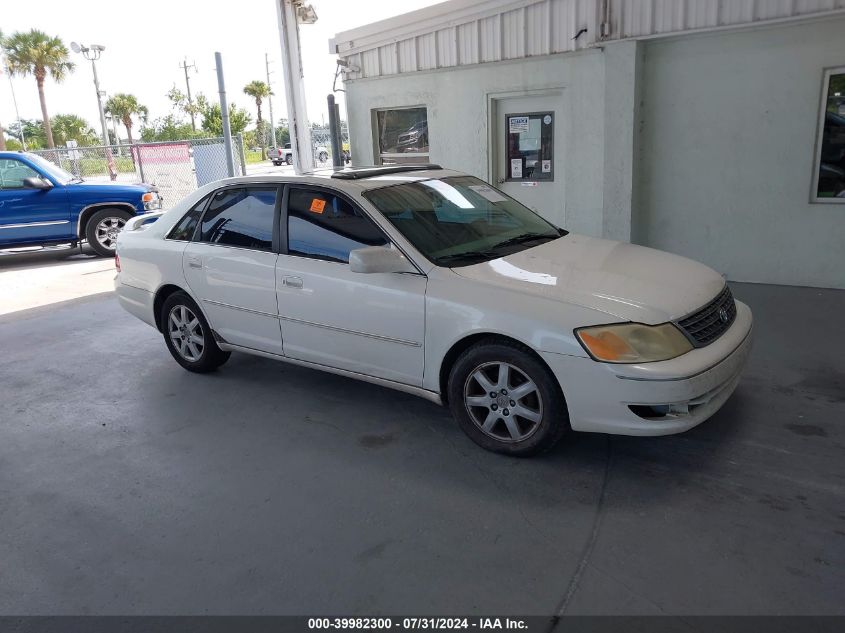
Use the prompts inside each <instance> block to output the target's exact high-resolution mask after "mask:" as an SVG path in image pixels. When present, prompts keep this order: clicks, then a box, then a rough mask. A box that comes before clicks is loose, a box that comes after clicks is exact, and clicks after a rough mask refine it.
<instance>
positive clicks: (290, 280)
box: [282, 277, 302, 288]
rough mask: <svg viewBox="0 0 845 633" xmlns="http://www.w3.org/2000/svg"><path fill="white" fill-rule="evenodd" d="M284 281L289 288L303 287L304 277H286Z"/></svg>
mask: <svg viewBox="0 0 845 633" xmlns="http://www.w3.org/2000/svg"><path fill="white" fill-rule="evenodd" d="M282 283H283V284H284V285H286V286H287V287H288V288H302V277H285V278H283V279H282Z"/></svg>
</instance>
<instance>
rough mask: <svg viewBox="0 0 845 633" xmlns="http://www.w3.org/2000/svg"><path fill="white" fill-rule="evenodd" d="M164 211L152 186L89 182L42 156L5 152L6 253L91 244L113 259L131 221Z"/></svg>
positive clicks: (2, 235)
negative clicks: (122, 235)
mask: <svg viewBox="0 0 845 633" xmlns="http://www.w3.org/2000/svg"><path fill="white" fill-rule="evenodd" d="M160 208H161V198H160V197H159V195H158V192H157V191H156V190H155V188H154V187H152V186H150V185H145V184H137V185H130V184H119V183H114V182H87V181H85V180H83V179H82V178H79V177H78V176H74V175H73V174H70V173H68V172H66V171H65V170H64V169H61V168H60V167H57V166H56V165H54V164H53V163H51V162H50V161H48V160H46V159H44V158H42V157H41V156H38V155H36V154H29V153H26V152H0V250H7V249H18V248H23V247H30V246H43V247H46V246H58V245H63V244H68V245H70V246H76V245H78V244H79V243H80V242H81V241H82V240H87V242H88V244H89V245H90V246H91V248H93V249H94V251H95V252H96V253H97V254H98V255H102V256H104V257H109V256H112V255H114V249H115V246H116V244H117V234H118V233H119V232H120V229H121V228H123V225H124V224H126V220H128V219H129V218H131V217H133V216H135V215H139V214H142V213H148V212H150V211H154V210H157V209H160Z"/></svg>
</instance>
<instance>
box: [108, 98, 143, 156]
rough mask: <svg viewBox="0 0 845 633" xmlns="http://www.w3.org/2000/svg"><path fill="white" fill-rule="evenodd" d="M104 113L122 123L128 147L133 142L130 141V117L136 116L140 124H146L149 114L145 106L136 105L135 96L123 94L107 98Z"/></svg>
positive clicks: (136, 99)
mask: <svg viewBox="0 0 845 633" xmlns="http://www.w3.org/2000/svg"><path fill="white" fill-rule="evenodd" d="M106 112H108V113H109V114H111V115H112V116H113V117H117V118H119V119H120V120H121V121H122V122H123V125H124V126H125V127H126V135H127V136H128V137H129V144H130V145H131V144H132V143H133V142H134V141H133V140H132V117H133V116H138V118H140V119H141V121H142V122H144V123H146V121H147V115H148V114H149V110H147V106H143V105H141V104H140V103H138V98H137V97H136V96H135V95H130V94H126V93H123V92H120V93H118V94H116V95H114V96H113V97H109V100H108V101H106Z"/></svg>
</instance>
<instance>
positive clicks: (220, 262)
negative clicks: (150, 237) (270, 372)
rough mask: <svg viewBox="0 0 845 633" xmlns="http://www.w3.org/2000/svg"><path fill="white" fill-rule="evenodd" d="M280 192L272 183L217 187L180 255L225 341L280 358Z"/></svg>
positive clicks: (194, 289)
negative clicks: (277, 263) (277, 269)
mask: <svg viewBox="0 0 845 633" xmlns="http://www.w3.org/2000/svg"><path fill="white" fill-rule="evenodd" d="M280 191H281V189H280V188H279V187H278V186H276V185H249V186H232V187H226V188H223V189H220V190H219V191H217V192H216V193H215V194H214V195H212V196H211V200H210V201H209V202H208V205H207V207H206V209H205V212H204V213H203V216H202V221H201V222H200V226H199V229H198V231H197V233H196V234H195V237H194V241H191V242H189V243H188V244H187V245H186V247H185V250H184V252H183V255H182V268H183V270H184V272H185V278H186V280H187V282H188V286H189V287H190V289H191V292H192V293H193V295H194V297H195V298H196V299H197V300H198V302H199V303H200V305H201V307H202V310H203V312H204V313H205V315H206V317H207V318H208V321H209V323H210V324H211V327H212V328H213V329H214V331H215V333H216V334H217V335H218V336H219V337H221V338H222V339H223V340H224V341H225V342H227V343H232V344H234V345H240V346H242V347H248V348H250V349H255V350H260V351H264V352H270V353H272V354H279V355H281V354H282V336H281V330H280V328H279V315H278V310H277V307H276V274H275V270H276V258H277V257H278V255H277V254H276V251H277V247H276V244H278V213H279V205H280V204H281V193H280Z"/></svg>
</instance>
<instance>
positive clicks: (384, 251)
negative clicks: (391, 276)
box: [349, 246, 417, 273]
mask: <svg viewBox="0 0 845 633" xmlns="http://www.w3.org/2000/svg"><path fill="white" fill-rule="evenodd" d="M349 269H350V270H351V271H352V272H353V273H415V272H417V269H416V268H414V266H413V265H412V264H411V262H409V261H408V260H407V259H406V258H405V256H404V255H403V254H402V253H400V252H399V251H398V250H396V249H395V248H388V247H386V246H367V247H365V248H357V249H355V250H354V251H352V252H351V253H349Z"/></svg>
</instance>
